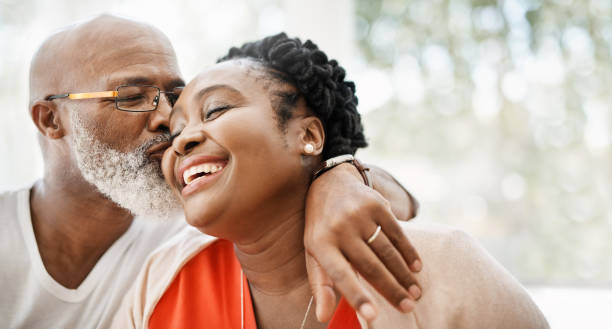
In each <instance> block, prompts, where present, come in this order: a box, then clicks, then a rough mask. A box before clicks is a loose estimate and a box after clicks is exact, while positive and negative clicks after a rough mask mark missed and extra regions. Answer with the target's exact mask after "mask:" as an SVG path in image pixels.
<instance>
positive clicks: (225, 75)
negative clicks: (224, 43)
mask: <svg viewBox="0 0 612 329" xmlns="http://www.w3.org/2000/svg"><path fill="white" fill-rule="evenodd" d="M254 63H255V62H252V61H244V60H232V61H226V62H221V63H218V64H215V65H212V66H209V67H207V68H206V69H204V70H203V71H202V72H200V73H199V74H198V75H197V76H196V77H195V78H194V79H193V80H192V81H191V82H190V83H189V84H188V85H187V87H186V88H185V92H188V93H198V92H199V91H200V90H202V89H205V88H207V87H209V86H212V85H217V84H224V85H230V86H233V87H234V88H236V89H238V88H240V87H249V88H250V87H252V84H255V83H256V80H257V77H258V76H257V74H254V73H255V71H258V74H260V73H262V72H261V70H259V68H257V67H256V66H254V65H253V64H254Z"/></svg>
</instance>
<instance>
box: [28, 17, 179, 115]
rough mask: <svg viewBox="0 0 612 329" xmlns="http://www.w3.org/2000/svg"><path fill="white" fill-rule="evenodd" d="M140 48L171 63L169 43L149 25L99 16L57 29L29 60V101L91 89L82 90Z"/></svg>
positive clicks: (172, 55) (119, 66)
mask: <svg viewBox="0 0 612 329" xmlns="http://www.w3.org/2000/svg"><path fill="white" fill-rule="evenodd" d="M143 48H146V49H148V50H149V51H148V52H149V53H150V52H151V51H153V52H156V53H157V54H161V55H165V56H168V57H169V58H171V59H172V61H173V62H175V63H176V55H175V53H174V50H173V48H172V45H171V44H170V41H169V40H168V38H167V37H166V36H165V35H164V34H163V33H162V32H161V31H159V30H158V29H156V28H155V27H153V26H151V25H147V24H143V23H139V22H135V21H131V20H128V19H124V18H120V17H116V16H111V15H102V16H98V17H96V18H94V19H92V20H89V21H86V22H84V23H81V24H77V25H73V26H71V27H69V28H67V29H65V30H63V31H61V32H58V33H56V34H54V35H52V36H50V37H49V38H47V40H45V41H44V42H43V44H42V45H41V46H40V48H39V49H38V51H37V52H36V54H35V55H34V57H33V58H32V62H31V65H30V104H32V103H33V102H35V101H37V100H42V99H44V98H45V97H47V96H48V95H52V94H59V93H66V92H69V91H75V92H78V91H92V90H86V89H88V88H96V87H98V86H99V81H100V78H101V77H103V76H105V75H108V74H110V73H112V72H113V71H116V70H118V69H121V67H122V65H126V64H127V63H125V58H126V57H129V56H142V55H143V51H142V50H143ZM136 60H137V58H136Z"/></svg>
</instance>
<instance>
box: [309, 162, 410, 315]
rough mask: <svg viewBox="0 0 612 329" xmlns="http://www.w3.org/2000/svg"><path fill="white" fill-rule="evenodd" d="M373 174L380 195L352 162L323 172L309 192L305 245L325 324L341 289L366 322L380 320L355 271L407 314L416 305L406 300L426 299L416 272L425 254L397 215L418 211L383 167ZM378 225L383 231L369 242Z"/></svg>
mask: <svg viewBox="0 0 612 329" xmlns="http://www.w3.org/2000/svg"><path fill="white" fill-rule="evenodd" d="M371 174H372V175H371V176H372V177H371V178H372V180H373V184H374V187H375V189H378V191H377V190H374V189H372V188H370V187H368V186H366V185H365V184H364V182H363V179H362V177H361V176H360V174H359V172H358V171H357V170H356V169H355V167H354V166H353V165H352V164H348V163H345V164H341V165H338V166H337V167H335V168H332V169H331V170H329V171H327V172H325V173H324V174H322V175H321V176H320V177H318V178H317V179H315V180H314V181H313V183H312V185H311V187H310V189H309V191H308V195H307V198H306V227H305V235H304V243H305V247H306V253H307V265H308V266H307V267H308V273H309V279H310V282H311V287H312V289H313V291H314V296H315V299H316V305H317V308H316V312H317V317H318V318H319V320H321V321H324V322H327V321H328V320H329V319H330V318H331V315H332V314H333V310H334V308H335V304H336V293H335V289H337V290H338V291H339V292H340V293H341V294H342V295H343V296H344V297H345V298H346V300H347V301H348V302H349V304H351V306H353V308H355V309H356V310H357V311H358V312H359V313H360V314H361V315H362V316H363V317H364V318H366V319H370V320H371V319H373V318H375V317H376V313H377V307H378V306H377V305H376V303H375V302H373V299H372V296H371V295H370V294H369V293H368V292H367V291H366V289H365V288H364V286H363V285H362V284H361V283H360V282H359V280H358V277H357V274H356V273H355V270H357V272H359V274H360V275H361V276H362V277H364V278H365V279H366V280H368V282H370V283H371V284H372V285H373V286H374V287H375V288H376V289H377V290H378V291H379V292H380V293H381V294H382V295H383V296H384V297H385V298H386V299H387V300H388V301H389V302H390V303H392V305H394V306H395V307H396V308H398V309H400V310H403V311H405V312H409V311H411V310H412V309H411V306H413V305H414V304H413V303H407V302H404V303H402V302H403V301H405V300H406V299H410V300H415V299H418V297H419V295H420V289H419V288H418V287H417V282H416V280H415V278H414V275H413V273H412V271H414V272H418V271H419V270H420V267H421V263H420V260H419V256H418V253H417V252H416V250H415V249H414V248H413V247H412V244H411V243H410V241H409V240H408V238H407V237H406V236H405V235H404V234H403V232H402V229H401V227H400V226H399V224H398V222H397V220H396V216H395V213H397V214H398V215H400V216H402V218H403V219H407V218H409V217H410V214H411V212H413V210H414V209H416V207H415V206H412V205H411V198H410V197H409V195H408V194H407V193H406V191H405V190H404V189H403V188H402V187H401V186H400V185H399V184H397V182H396V181H395V180H394V179H393V178H392V177H391V176H390V175H388V174H386V173H385V172H384V171H382V170H380V169H373V170H372V173H371ZM379 192H380V193H379ZM383 195H385V196H383ZM377 225H380V226H381V227H382V232H381V234H380V235H379V237H377V238H376V240H375V241H374V242H373V243H372V244H368V243H367V242H366V241H367V240H368V238H369V237H370V236H371V235H372V233H374V232H375V230H376V227H377Z"/></svg>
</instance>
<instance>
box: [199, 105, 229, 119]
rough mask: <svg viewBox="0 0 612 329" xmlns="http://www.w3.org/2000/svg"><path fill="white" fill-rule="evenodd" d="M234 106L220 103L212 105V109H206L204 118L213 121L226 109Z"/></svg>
mask: <svg viewBox="0 0 612 329" xmlns="http://www.w3.org/2000/svg"><path fill="white" fill-rule="evenodd" d="M233 107H234V106H232V105H227V104H224V105H219V106H211V107H210V109H209V110H208V111H206V114H205V115H204V119H205V120H206V121H211V120H214V119H216V118H218V117H219V116H221V114H223V113H224V112H225V111H227V110H229V109H231V108H233Z"/></svg>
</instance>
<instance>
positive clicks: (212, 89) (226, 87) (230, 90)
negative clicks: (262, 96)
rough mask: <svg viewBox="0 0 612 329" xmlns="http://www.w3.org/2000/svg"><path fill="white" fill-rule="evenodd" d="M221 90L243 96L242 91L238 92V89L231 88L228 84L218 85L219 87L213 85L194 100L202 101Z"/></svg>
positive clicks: (201, 91)
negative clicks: (208, 95)
mask: <svg viewBox="0 0 612 329" xmlns="http://www.w3.org/2000/svg"><path fill="white" fill-rule="evenodd" d="M219 89H224V90H227V91H229V92H232V93H235V94H238V95H239V96H242V93H240V91H238V89H236V88H234V87H232V86H230V85H226V84H217V85H212V86H209V87H206V88H204V89H202V90H200V91H199V92H198V93H197V94H196V95H195V96H194V98H193V99H194V100H198V99H201V98H202V97H204V96H206V95H207V94H209V93H212V92H213V91H216V90H219Z"/></svg>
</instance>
